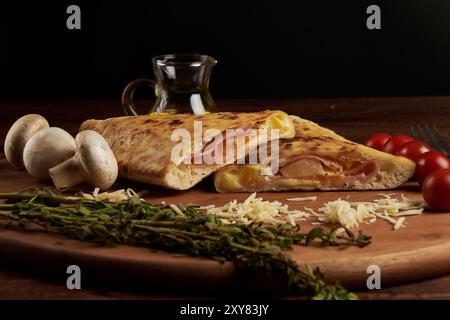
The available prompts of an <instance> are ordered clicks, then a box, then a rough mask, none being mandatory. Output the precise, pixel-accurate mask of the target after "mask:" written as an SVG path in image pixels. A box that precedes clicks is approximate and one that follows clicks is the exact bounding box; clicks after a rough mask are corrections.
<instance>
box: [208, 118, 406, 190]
mask: <svg viewBox="0 0 450 320" xmlns="http://www.w3.org/2000/svg"><path fill="white" fill-rule="evenodd" d="M291 118H292V119H293V121H294V124H295V128H296V135H295V137H294V138H292V139H289V140H284V141H282V142H281V143H280V147H279V169H278V171H277V172H273V170H268V169H269V168H267V167H266V168H265V167H264V165H262V164H254V165H237V164H233V165H229V166H226V167H223V168H221V169H220V170H218V171H217V172H216V173H215V174H214V184H215V187H216V190H217V191H219V192H255V191H282V190H315V189H317V190H371V189H391V188H395V187H398V186H399V185H401V184H403V183H404V182H406V181H407V180H408V179H409V178H410V177H411V176H412V175H413V174H414V169H415V164H414V162H412V161H411V160H409V159H407V158H404V157H399V156H394V155H391V154H388V153H385V152H381V151H377V150H374V149H372V148H369V147H366V146H364V145H361V144H357V143H354V142H351V141H349V140H347V139H345V138H344V137H342V136H339V135H337V134H336V133H335V132H333V131H331V130H328V129H325V128H323V127H320V126H319V125H317V124H316V123H314V122H311V121H308V120H304V119H301V118H299V117H296V116H291ZM268 172H270V173H269V174H268Z"/></svg>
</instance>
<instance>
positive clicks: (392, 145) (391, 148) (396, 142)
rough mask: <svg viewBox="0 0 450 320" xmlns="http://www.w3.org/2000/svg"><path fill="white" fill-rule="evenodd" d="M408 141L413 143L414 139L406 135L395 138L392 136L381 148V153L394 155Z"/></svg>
mask: <svg viewBox="0 0 450 320" xmlns="http://www.w3.org/2000/svg"><path fill="white" fill-rule="evenodd" d="M410 141H414V139H413V138H411V137H410V136H408V135H406V134H398V135H396V136H392V137H391V138H390V139H389V140H388V141H387V142H386V144H385V145H384V146H383V149H382V150H381V151H384V152H387V153H392V154H395V152H396V151H397V149H398V148H400V147H401V146H402V145H403V144H405V143H407V142H410Z"/></svg>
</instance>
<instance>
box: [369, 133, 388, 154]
mask: <svg viewBox="0 0 450 320" xmlns="http://www.w3.org/2000/svg"><path fill="white" fill-rule="evenodd" d="M390 138H391V135H390V134H387V133H376V134H373V135H371V136H370V137H369V139H367V141H366V142H365V143H364V144H365V145H366V146H368V147H371V148H373V149H376V150H381V149H383V146H384V145H385V143H386V142H387V141H388V140H389V139H390Z"/></svg>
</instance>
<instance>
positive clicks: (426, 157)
mask: <svg viewBox="0 0 450 320" xmlns="http://www.w3.org/2000/svg"><path fill="white" fill-rule="evenodd" d="M439 169H450V159H449V158H448V157H446V156H445V155H444V154H443V153H440V152H437V151H428V152H426V153H424V154H422V155H421V156H420V157H419V159H417V162H416V179H417V181H419V183H420V184H422V182H423V180H425V177H426V176H427V175H429V174H430V173H432V172H434V171H436V170H439Z"/></svg>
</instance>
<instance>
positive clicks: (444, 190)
mask: <svg viewBox="0 0 450 320" xmlns="http://www.w3.org/2000/svg"><path fill="white" fill-rule="evenodd" d="M422 195H423V198H424V199H425V201H426V202H427V203H428V205H429V206H430V207H431V208H432V209H435V210H441V211H450V169H440V170H436V171H434V172H432V173H430V174H429V175H428V176H427V177H426V178H425V180H424V181H423V184H422Z"/></svg>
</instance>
